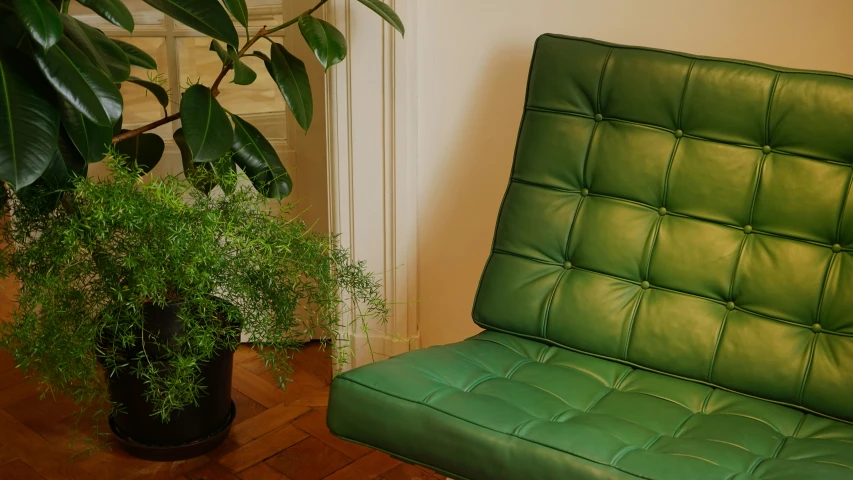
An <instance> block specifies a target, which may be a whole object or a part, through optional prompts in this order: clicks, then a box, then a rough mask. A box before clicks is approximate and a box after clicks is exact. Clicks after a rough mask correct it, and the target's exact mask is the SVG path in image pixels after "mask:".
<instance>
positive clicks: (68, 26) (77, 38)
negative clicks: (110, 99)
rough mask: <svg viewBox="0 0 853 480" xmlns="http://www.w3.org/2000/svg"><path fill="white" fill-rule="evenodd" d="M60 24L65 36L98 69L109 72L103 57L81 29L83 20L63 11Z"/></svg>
mask: <svg viewBox="0 0 853 480" xmlns="http://www.w3.org/2000/svg"><path fill="white" fill-rule="evenodd" d="M62 25H63V27H64V29H65V36H66V37H68V39H69V40H71V42H72V43H74V45H76V46H77V48H79V49H80V50H81V51H82V52H83V53H84V54H85V55H86V58H88V59H89V60H91V61H92V63H93V64H95V66H96V67H98V69H100V70H101V71H103V72H105V73H108V74H109V67H107V64H106V62H104V59H103V57H102V56H101V54H100V53H98V50H97V49H96V48H95V45H94V44H93V43H92V40H91V39H90V38H89V36H88V35H86V32H85V31H83V27H82V25H83V22H80V21H79V20H77V19H76V18H74V17H72V16H71V15H68V14H65V13H63V14H62Z"/></svg>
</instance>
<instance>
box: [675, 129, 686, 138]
mask: <svg viewBox="0 0 853 480" xmlns="http://www.w3.org/2000/svg"><path fill="white" fill-rule="evenodd" d="M682 135H684V132H682V131H681V129H680V128H679V129H678V130H676V131H675V138H681V136H682Z"/></svg>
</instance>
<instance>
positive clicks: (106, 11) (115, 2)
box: [77, 0, 134, 32]
mask: <svg viewBox="0 0 853 480" xmlns="http://www.w3.org/2000/svg"><path fill="white" fill-rule="evenodd" d="M77 2H78V3H79V4H80V5H83V6H85V7H89V8H90V9H91V10H92V11H93V12H95V13H97V14H98V15H100V16H101V18H103V19H104V20H106V21H108V22H110V23H112V24H113V25H115V26H117V27H121V28H123V29H125V30H127V31H128V32H132V31H133V27H134V25H133V15H132V14H131V13H130V10H128V8H127V7H126V6H125V5H124V2H122V0H77Z"/></svg>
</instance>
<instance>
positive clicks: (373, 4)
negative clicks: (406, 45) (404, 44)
mask: <svg viewBox="0 0 853 480" xmlns="http://www.w3.org/2000/svg"><path fill="white" fill-rule="evenodd" d="M358 1H359V3H361V4H362V5H364V6H365V7H367V8H369V9H371V10H373V11H374V12H376V14H377V15H379V16H380V17H382V19H383V20H385V21H386V22H388V23H389V24H390V25H391V26H392V27H394V28H395V29H396V30H397V31H398V32H400V35H405V34H406V27H404V26H403V21H402V20H400V16H399V15H397V12H395V11H394V9H393V8H391V7H389V6H388V4H387V3H385V2H383V1H382V0H358Z"/></svg>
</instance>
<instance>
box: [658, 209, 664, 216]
mask: <svg viewBox="0 0 853 480" xmlns="http://www.w3.org/2000/svg"><path fill="white" fill-rule="evenodd" d="M658 215H660V216H661V217H662V216H664V215H666V207H660V208H659V209H658Z"/></svg>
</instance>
